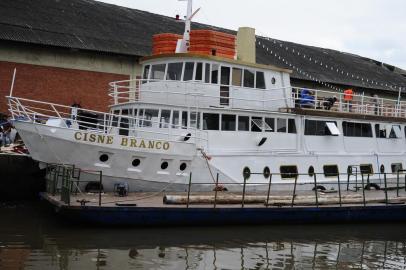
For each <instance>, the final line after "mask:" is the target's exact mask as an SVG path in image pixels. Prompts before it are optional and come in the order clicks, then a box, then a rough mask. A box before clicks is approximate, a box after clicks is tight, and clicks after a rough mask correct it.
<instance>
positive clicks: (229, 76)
mask: <svg viewBox="0 0 406 270" xmlns="http://www.w3.org/2000/svg"><path fill="white" fill-rule="evenodd" d="M227 69H228V72H227V71H226V70H227ZM223 71H225V73H227V74H225V73H224V74H223ZM223 75H225V77H223ZM227 75H228V77H227ZM223 78H224V79H228V82H226V81H223ZM230 83H231V67H230V66H223V65H221V66H220V85H224V86H230Z"/></svg>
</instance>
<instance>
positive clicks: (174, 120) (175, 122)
mask: <svg viewBox="0 0 406 270" xmlns="http://www.w3.org/2000/svg"><path fill="white" fill-rule="evenodd" d="M179 120H180V117H179V111H173V114H172V128H179Z"/></svg>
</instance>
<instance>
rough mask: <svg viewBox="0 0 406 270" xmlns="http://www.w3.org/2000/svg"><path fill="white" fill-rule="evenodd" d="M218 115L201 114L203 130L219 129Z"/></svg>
mask: <svg viewBox="0 0 406 270" xmlns="http://www.w3.org/2000/svg"><path fill="white" fill-rule="evenodd" d="M219 123H220V117H219V114H217V113H204V114H203V129H204V130H219Z"/></svg>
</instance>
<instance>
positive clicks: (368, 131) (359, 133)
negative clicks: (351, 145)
mask: <svg viewBox="0 0 406 270" xmlns="http://www.w3.org/2000/svg"><path fill="white" fill-rule="evenodd" d="M343 134H344V136H346V137H369V138H371V137H372V127H371V124H366V123H354V122H346V121H344V122H343Z"/></svg>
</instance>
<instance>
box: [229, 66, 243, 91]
mask: <svg viewBox="0 0 406 270" xmlns="http://www.w3.org/2000/svg"><path fill="white" fill-rule="evenodd" d="M238 72H239V74H238ZM235 78H238V80H239V81H236V80H235ZM238 82H239V84H238ZM242 82H243V69H242V68H237V67H233V68H232V69H231V85H232V86H236V87H241V86H242Z"/></svg>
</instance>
